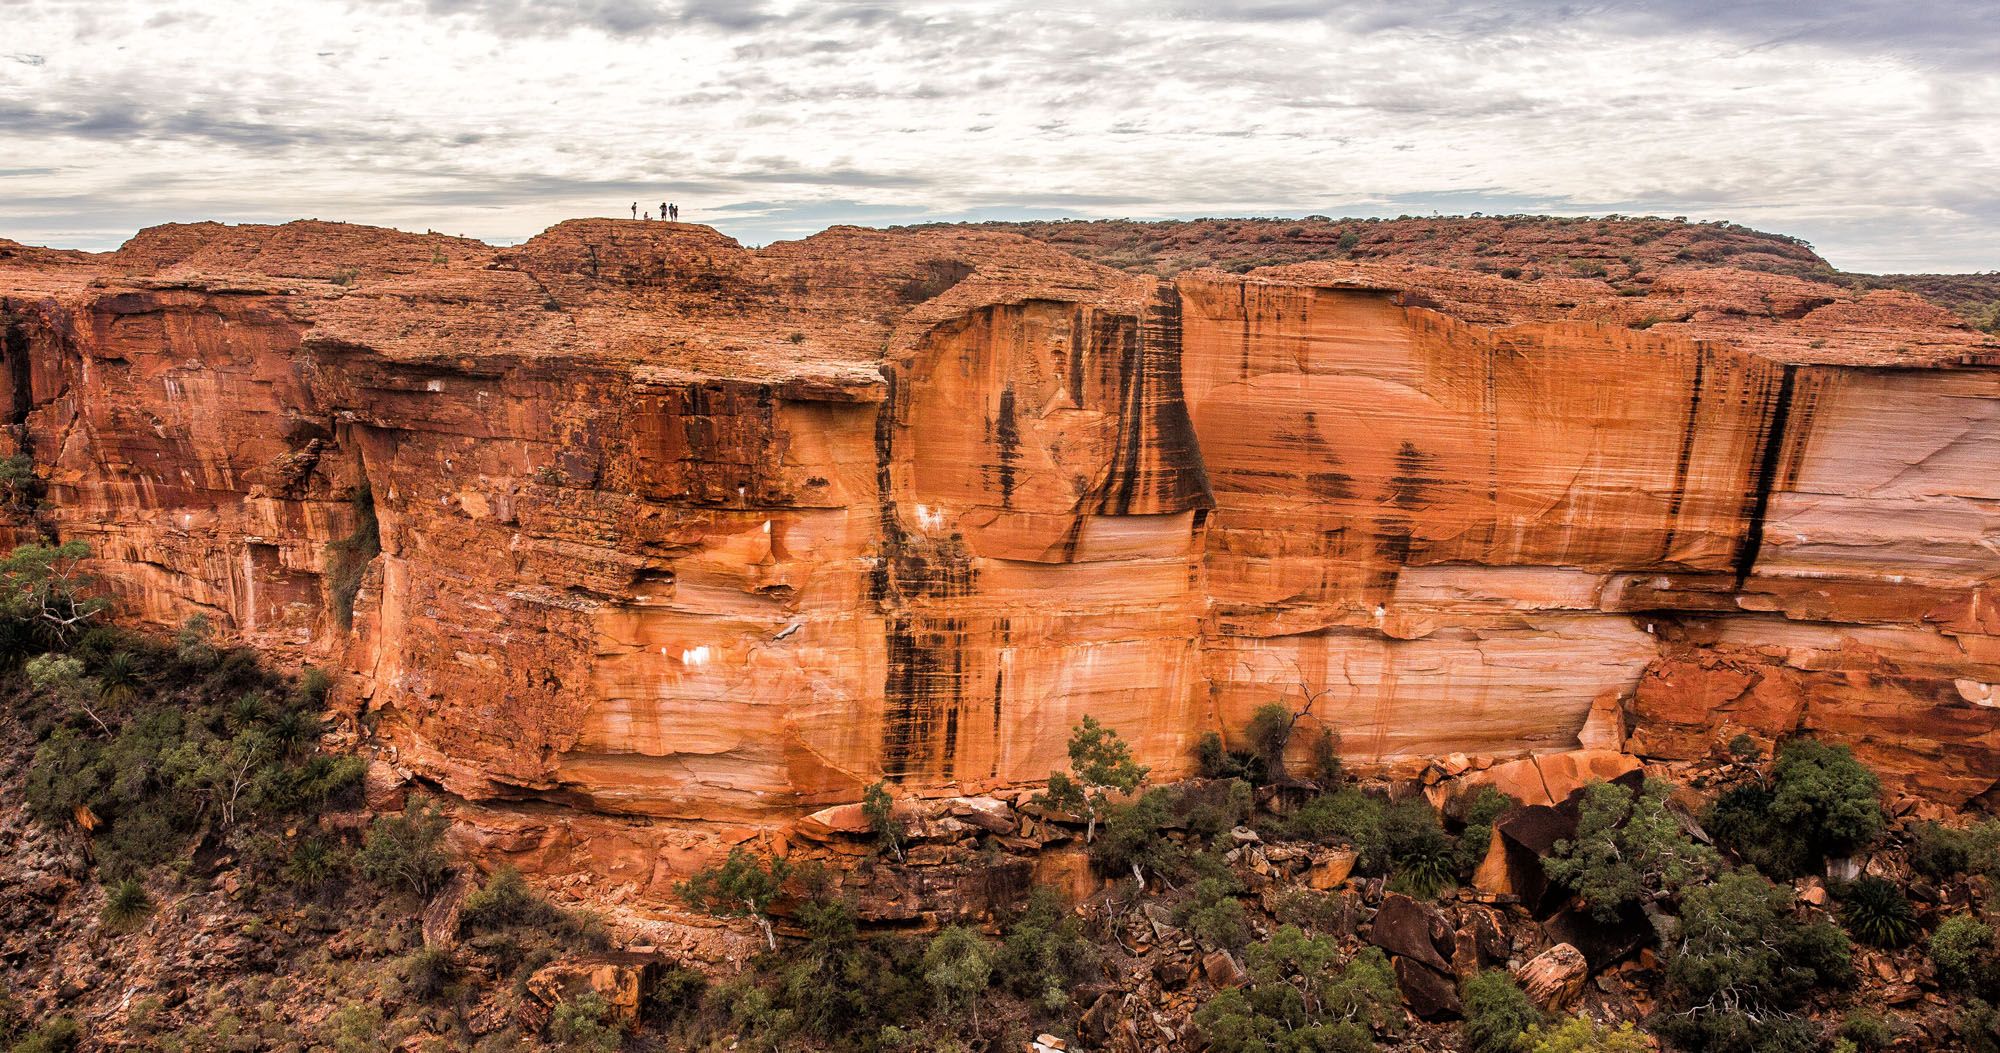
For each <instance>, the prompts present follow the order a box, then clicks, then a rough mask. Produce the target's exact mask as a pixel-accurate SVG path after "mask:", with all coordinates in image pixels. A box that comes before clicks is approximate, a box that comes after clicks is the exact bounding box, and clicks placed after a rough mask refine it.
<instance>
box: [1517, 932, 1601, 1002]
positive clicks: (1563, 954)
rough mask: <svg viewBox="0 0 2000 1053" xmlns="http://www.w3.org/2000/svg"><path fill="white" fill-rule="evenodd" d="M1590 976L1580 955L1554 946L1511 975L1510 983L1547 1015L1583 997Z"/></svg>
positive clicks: (1560, 945) (1577, 951) (1568, 946)
mask: <svg viewBox="0 0 2000 1053" xmlns="http://www.w3.org/2000/svg"><path fill="white" fill-rule="evenodd" d="M1589 976H1590V963H1589V962H1588V961H1586V960H1585V959H1584V957H1583V952H1582V951H1579V950H1577V949H1576V948H1575V947H1572V946H1570V945H1569V944H1567V943H1558V944H1556V945H1555V946H1553V947H1551V948H1549V949H1548V950H1546V951H1543V952H1542V953H1540V954H1538V955H1536V956H1535V957H1534V958H1533V959H1531V960H1529V961H1528V962H1527V963H1526V964H1524V965H1522V966H1521V968H1520V969H1518V970H1516V971H1515V973H1514V979H1516V980H1518V981H1520V983H1521V987H1522V988H1523V989H1524V990H1526V991H1527V992H1528V1000H1529V1001H1532V1002H1534V1003H1535V1004H1536V1005H1538V1006H1541V1007H1542V1008H1543V1009H1546V1010H1548V1011H1549V1012H1557V1011H1560V1010H1562V1009H1564V1008H1566V1007H1568V1006H1569V1004H1570V1003H1572V1002H1574V1001H1576V999H1577V997H1578V996H1579V995H1581V994H1583V983H1584V980H1586V979H1587V978H1588V977H1589Z"/></svg>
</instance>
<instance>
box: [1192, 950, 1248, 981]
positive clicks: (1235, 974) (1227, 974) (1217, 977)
mask: <svg viewBox="0 0 2000 1053" xmlns="http://www.w3.org/2000/svg"><path fill="white" fill-rule="evenodd" d="M1201 975H1202V977H1203V978H1204V979H1206V980H1207V981H1208V982H1209V983H1211V984H1213V985H1215V986H1216V987H1241V986H1243V985H1244V984H1245V983H1248V982H1249V981H1250V974H1249V973H1247V972H1245V971H1243V966H1242V965H1240V964H1238V963H1237V961H1236V956H1235V955H1233V954H1230V953H1229V952H1228V951H1211V952H1209V953H1208V954H1206V955H1203V956H1202V959H1201Z"/></svg>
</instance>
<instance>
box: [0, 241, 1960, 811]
mask: <svg viewBox="0 0 2000 1053" xmlns="http://www.w3.org/2000/svg"><path fill="white" fill-rule="evenodd" d="M1648 277H1649V278H1650V281H1649V283H1648V284H1646V285H1644V286H1630V287H1625V288H1621V289H1617V290H1614V289H1613V288H1612V287H1611V286H1610V285H1608V284H1606V283H1605V282H1603V281H1598V280H1592V279H1586V278H1567V277H1549V278H1543V279H1541V280H1537V281H1522V280H1509V279H1506V278H1501V277H1498V276H1494V275H1488V274H1481V273H1476V272H1474V271H1470V270H1462V269H1451V268H1443V267H1431V268H1427V267H1422V266H1417V265H1413V264H1367V263H1354V262H1327V263H1311V264H1300V265H1292V266H1283V267H1274V268H1268V269H1266V270H1261V271H1254V272H1251V273H1249V274H1244V275H1231V274H1224V273H1221V272H1217V271H1190V272H1187V273H1184V274H1181V275H1179V276H1178V277H1176V278H1174V279H1173V280H1171V281H1169V280H1162V279H1157V278H1152V277H1143V276H1134V275H1129V274H1125V273H1121V272H1117V271H1113V270H1109V269H1106V268H1102V267H1099V266H1096V265H1093V264H1087V263H1084V262H1083V261H1081V260H1079V259H1076V258H1074V257H1071V256H1068V255H1066V254H1064V253H1061V252H1058V251H1056V250H1054V249H1051V248H1049V247H1048V246H1046V245H1043V244H1040V243H1037V242H1033V241H1030V240H1027V239H1024V238H1020V237H1015V236H1010V235H1006V234H1002V233H992V232H974V231H966V230H963V229H954V228H938V229H929V230H923V231H916V232H900V233H884V232H875V231H863V230H856V229H846V228H842V229H836V230H833V231H829V232H827V233H825V234H822V235H819V236H816V237H814V238H811V239H808V240H806V241H803V242H797V243H788V244H780V245H775V246H772V247H770V248H767V249H763V250H760V251H755V252H752V251H748V250H744V249H741V248H739V247H737V246H736V245H735V244H734V243H733V242H730V241H728V240H727V239H725V238H722V237H721V236H720V235H717V234H715V233H714V232H713V231H710V230H708V229H706V228H701V227H691V226H685V225H678V224H663V223H652V224H648V223H630V222H608V221H580V222H573V223H566V224H563V225H561V226H558V227H556V228H552V229H551V230H550V231H548V232H546V233H544V234H543V235H541V236H539V237H537V238H535V239H534V240H532V241H530V242H528V243H527V244H525V245H523V246H520V247H518V248H513V249H504V250H498V249H492V248H489V247H487V246H484V245H480V244H478V243H476V242H467V241H463V240H460V239H449V238H442V237H436V236H416V235H407V234H400V233H396V232H391V231H380V230H371V229H368V228H357V227H345V226H340V225H333V224H303V223H301V224H288V225H286V226H283V227H275V228H254V227H222V226H219V225H215V224H198V225H193V226H181V227H167V228H156V229H154V230H150V231H147V232H144V233H142V234H141V235H140V236H139V237H138V238H136V239H135V240H134V241H133V242H132V243H131V244H129V245H127V246H126V247H125V248H124V249H123V250H121V251H120V252H118V253H114V254H108V255H104V256H88V255H83V254H75V253H60V252H50V251H47V250H32V249H24V248H20V247H17V246H11V243H0V304H4V306H0V333H4V336H5V341H4V358H5V362H6V364H7V368H6V369H5V370H4V371H0V374H4V376H0V384H3V385H4V399H0V405H4V406H5V408H6V410H7V414H8V417H7V423H8V424H9V426H10V427H9V434H10V436H11V439H10V441H11V442H12V444H13V446H14V447H15V449H17V450H18V451H19V452H21V453H24V454H26V455H28V456H29V457H31V458H32V459H33V461H34V464H35V466H36V470H37V472H38V473H39V474H40V475H41V476H42V477H43V478H44V479H45V480H46V495H45V498H44V502H43V504H42V506H41V508H40V509H39V510H38V511H37V513H36V514H35V515H34V516H33V517H32V518H23V519H21V520H20V521H19V522H17V523H16V524H15V525H14V527H13V528H12V529H13V532H14V535H15V537H16V538H17V539H20V538H27V537H32V536H34V535H35V534H36V533H37V532H46V533H52V534H54V535H57V536H61V537H64V538H81V539H84V540H87V541H89V542H90V543H91V544H92V545H93V547H94V550H95V552H96V554H97V559H96V561H95V562H96V569H97V570H98V572H99V573H100V574H101V575H102V576H103V578H104V580H105V581H106V582H107V583H108V584H109V586H110V587H111V588H112V589H113V590H114V591H115V592H116V594H117V595H118V597H119V598H120V600H121V601H122V602H123V605H124V609H125V610H127V611H129V612H131V613H132V614H134V615H136V616H138V617H140V618H142V619H144V620H147V621H150V622H153V623H157V624H160V625H163V626H164V625H174V624H177V623H178V622H180V621H181V620H182V619H183V618H185V617H186V616H187V615H189V614H191V613H197V612H198V613H203V614H206V615H207V616H208V617H209V618H210V619H211V620H212V621H213V622H214V623H215V624H216V625H218V626H219V627H222V628H223V629H225V630H226V631H227V632H229V633H230V634H232V635H234V636H236V637H239V638H241V639H243V640H245V641H248V642H250V643H252V644H254V645H256V646H258V647H260V648H263V649H265V650H267V651H271V652H274V653H277V654H281V655H284V656H287V657H289V658H292V659H296V660H312V661H318V662H323V663H330V664H334V665H336V666H338V667H339V668H341V669H342V670H344V672H345V674H346V675H345V676H344V677H343V678H342V683H341V688H340V690H341V693H342V697H345V698H347V699H350V700H351V701H353V702H354V703H355V704H356V705H358V706H362V707H365V709H366V711H367V712H368V713H370V714H371V716H372V719H373V721H374V727H375V729H376V733H377V735H378V736H379V737H381V738H382V739H383V740H384V741H386V742H387V743H390V744H392V745H393V746H394V748H395V750H396V759H397V761H398V763H399V764H401V765H403V766H405V767H407V768H410V769H412V770H414V771H416V772H418V773H421V774H423V775H425V776H427V777H430V778H433V779H436V780H438V781H440V782H442V783H443V784H445V785H446V786H447V787H449V788H450V789H452V790H454V791H456V792H459V793H461V794H464V795H466V796H469V797H475V798H483V799H492V800H496V801H505V800H509V799H525V798H539V799H541V800H545V801H550V802H557V803H563V804H569V805H573V806H577V807H580V808H583V809H585V810H588V811H594V812H600V813H611V814H616V815H623V816H631V817H665V818H671V819H686V820H704V821H710V822H718V823H724V824H730V823H737V824H747V825H744V826H743V827H742V829H750V828H753V827H755V826H758V825H768V824H770V823H772V822H774V821H781V820H783V819H785V818H787V817H791V816H796V815H799V814H802V813H803V812H804V811H809V810H812V809H816V808H819V807H822V806H824V805H827V804H831V803H837V802H841V801H851V800H854V799H855V798H857V797H858V795H859V791H860V788H861V787H862V786H864V785H866V784H868V783H872V782H874V781H876V780H877V779H881V778H885V777H886V778H889V779H891V780H896V781H900V782H902V783H904V784H905V785H906V786H908V787H909V788H911V789H912V790H920V791H924V792H931V791H937V792H947V791H954V792H967V791H973V790H978V789H983V788H990V787H994V786H1002V785H1010V784H1021V783H1025V782H1030V781H1033V780H1036V779H1038V778H1042V777H1045V776H1046V774H1047V773H1048V771H1049V770H1050V769H1051V768H1054V767H1061V766H1062V765H1063V764H1064V763H1065V756H1064V748H1063V747H1064V741H1065V739H1066V737H1067V734H1068V730H1069V728H1070V726H1071V725H1072V724H1073V723H1074V722H1075V721H1077V720H1078V719H1079V718H1081V717H1082V716H1083V715H1085V714H1091V715H1094V716H1096V717H1097V718H1098V719H1100V720H1102V721H1104V722H1105V723H1107V724H1109V725H1110V726H1112V727H1114V728H1116V729H1117V730H1118V731H1119V732H1120V733H1121V734H1122V735H1124V737H1125V738H1126V739H1127V740H1128V741H1130V742H1131V743H1132V744H1133V746H1134V748H1135V752H1136V753H1137V754H1138V757H1139V759H1140V760H1141V761H1142V762H1143V763H1146V764H1149V765H1151V766H1152V767H1153V768H1154V770H1155V772H1156V773H1158V774H1161V775H1169V774H1173V773H1177V772H1181V771H1185V770H1186V769H1187V768H1188V766H1189V763H1190V757H1189V753H1190V747H1191V746H1192V744H1193V742H1194V740H1195V739H1196V738H1197V737H1198V736H1199V735H1200V734H1202V733H1203V732H1205V731H1210V730H1218V731H1222V732H1224V733H1225V734H1227V733H1229V732H1231V731H1232V730H1234V729H1238V728H1240V727H1241V726H1242V724H1243V723H1244V721H1245V720H1246V719H1247V717H1248V715H1249V714H1250V712H1251V711H1252V710H1253V709H1255V708H1256V707H1257V706H1258V705H1261V704H1263V703H1266V702H1269V701H1272V700H1289V701H1291V702H1292V703H1293V704H1294V705H1303V704H1305V703H1306V702H1307V701H1308V700H1310V702H1311V705H1312V718H1313V719H1312V722H1311V725H1312V726H1323V727H1325V728H1327V729H1329V730H1331V731H1332V732H1334V733H1335V734H1336V735H1337V736H1338V739H1339V743H1340V748H1341V751H1342V753H1343V754H1344V755H1345V756H1346V757H1347V758H1348V760H1349V762H1350V763H1352V764H1356V765H1361V766H1394V765H1397V764H1399V763H1401V762H1405V761H1415V760H1419V759H1422V758H1426V757H1432V756H1441V755H1446V754H1453V753H1471V754H1483V755H1488V756H1494V757H1505V756H1514V755H1523V754H1527V753H1532V752H1539V751H1551V750H1563V749H1569V748H1573V747H1575V746H1576V745H1577V744H1578V742H1579V736H1580V733H1582V732H1583V730H1584V724H1585V721H1586V718H1587V717H1589V716H1590V715H1591V714H1592V712H1593V709H1594V708H1595V709H1596V710H1597V711H1599V712H1603V711H1605V710H1606V709H1607V708H1608V709H1609V710H1611V711H1614V712H1615V711H1618V710H1621V709H1622V711H1623V716H1624V718H1625V719H1624V721H1623V726H1624V727H1625V728H1626V729H1627V730H1628V732H1629V739H1627V740H1626V742H1625V745H1626V746H1628V747H1629V748H1631V749H1634V750H1636V751H1638V752H1640V753H1643V754H1647V755H1652V756H1660V757H1684V756H1688V755H1691V754H1697V753H1701V752H1705V751H1708V750H1710V749H1713V748H1715V747H1716V745H1717V744H1718V743H1720V742H1726V741H1727V740H1728V739H1730V738H1731V737H1733V736H1734V735H1736V734H1738V733H1740V732H1749V733H1751V734H1753V735H1754V736H1758V737H1763V738H1770V737H1774V736H1778V735H1782V734H1789V733H1793V732H1797V731H1810V732H1815V733H1819V734H1822V735H1826V736H1829V737H1832V738H1836V739H1839V740H1842V741H1847V742H1851V743H1853V744H1854V745H1855V746H1856V748H1857V749H1858V750H1859V751H1860V752H1861V754H1862V755H1863V757H1864V758H1865V759H1866V760H1868V761H1869V762H1870V763H1871V764H1875V765H1877V766H1878V767H1881V768H1882V769H1883V770H1884V772H1885V774H1886V775H1887V776H1888V777H1889V779H1890V781H1891V782H1892V784H1894V785H1896V786H1898V787H1900V788H1903V789H1909V790H1917V791H1921V792H1925V793H1928V794H1931V795H1934V796H1936V797H1938V798H1940V799H1943V800H1947V801H1950V802H1953V803H1956V802H1962V801H1965V800H1969V799H1971V798H1974V797H1977V796H1979V795H1981V794H1986V793H1989V792H1991V791H1992V789H1993V787H1994V785H1995V782H1996V780H2000V710H1996V709H1995V705H1996V694H1995V688H1994V684H1995V683H2000V610H1996V603H1995V587H1996V578H2000V347H1996V346H1995V345H1994V344H1993V343H1991V342H1990V341H1987V340H1985V339H1984V338H1983V337H1981V336H1980V335H1979V334H1977V333H1974V332H1972V331H1970V330H1969V329H1966V328H1965V327H1963V326H1962V325H1960V324H1958V323H1957V322H1956V320H1955V319H1953V318H1952V317H1951V316H1950V315H1948V314H1946V313H1945V312H1943V311H1941V310H1939V309H1937V308H1935V307H1932V306H1930V305H1928V304H1926V303H1924V302H1923V301H1920V300H1917V299H1916V298H1915V297H1912V296H1909V295H1907V294H1903V293H1894V292H1871V293H1866V294H1858V293H1855V292H1853V291H1851V290H1849V289H1846V288H1843V287H1837V286H1832V285H1820V284H1815V283H1812V282H1810V281H1806V280H1803V279H1799V278H1792V277H1783V276H1778V275H1773V274H1764V273H1754V272H1748V271H1733V270H1727V269H1722V268H1714V267H1696V266H1693V265H1690V266H1687V267H1668V268H1665V269H1663V270H1660V271H1658V272H1648ZM1635 289H1636V291H1637V293H1638V294H1637V295H1634V291H1635ZM1621 293H1622V295H1621ZM378 548H379V551H378ZM1309 730H1310V728H1309ZM1591 744H1592V745H1593V746H1602V745H1604V743H1602V742H1596V741H1593V742H1592V743H1591ZM1614 744H1615V743H1614ZM635 829H636V828H635Z"/></svg>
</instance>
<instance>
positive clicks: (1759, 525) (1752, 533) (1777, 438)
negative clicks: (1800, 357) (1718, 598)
mask: <svg viewBox="0 0 2000 1053" xmlns="http://www.w3.org/2000/svg"><path fill="white" fill-rule="evenodd" d="M1797 372H1798V367H1797V366H1793V365H1787V366H1785V367H1784V373H1783V374H1782V375H1781V376H1780V378H1779V380H1778V396H1777V399H1776V401H1775V404H1774V405H1773V406H1772V407H1771V417H1770V421H1771V422H1770V424H1769V425H1768V426H1766V427H1765V429H1764V436H1763V439H1764V441H1763V446H1762V448H1761V449H1760V450H1759V451H1758V453H1757V468H1756V474H1755V475H1754V476H1752V477H1751V480H1750V509H1749V514H1748V520H1749V522H1748V524H1747V525H1746V527H1745V528H1744V532H1743V545H1742V547H1741V548H1739V549H1738V550H1737V553H1736V588H1737V589H1739V590H1740V589H1742V588H1743V583H1744V582H1746V581H1748V580H1749V579H1750V572H1751V571H1752V570H1754V569H1756V566H1757V554H1758V553H1759V552H1760V551H1761V550H1762V549H1763V547H1764V516H1765V514H1766V513H1767V512H1768V511H1769V510H1770V507H1771V491H1772V489H1773V488H1774V487H1776V485H1777V479H1778V459H1779V457H1780V456H1782V454H1783V452H1784V446H1785V425H1786V424H1787V423H1788V421H1789V418H1790V417H1791V411H1792V386H1793V383H1794V379H1795V377H1796V375H1797Z"/></svg>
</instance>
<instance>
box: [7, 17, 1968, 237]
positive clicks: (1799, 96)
mask: <svg viewBox="0 0 2000 1053" xmlns="http://www.w3.org/2000/svg"><path fill="white" fill-rule="evenodd" d="M1086 11H1087V12H1089V13H1085V12H1086ZM667 198H671V199H673V200H675V201H676V202H678V203H679V204H680V205H681V208H682V219H684V220H692V221H696V222H702V223H712V224H714V225H715V226H717V227H719V228H721V229H722V230H723V231H725V232H727V233H730V234H732V235H735V236H737V237H738V238H740V239H742V240H743V241H745V242H748V243H752V244H761V243H764V242H767V241H772V240H776V239H780V238H790V237H798V236H802V235H805V234H809V233H811V232H813V231H815V230H819V229H821V228H823V227H826V226H828V225H830V224H833V223H840V222H851V223H864V224H878V225H879V224H887V223H903V222H916V221H922V220H927V219H959V218H999V219H1007V218H1030V217H1032V218H1044V217H1057V216H1075V217H1089V218H1095V217H1105V216H1112V217H1116V216H1130V217H1134V218H1155V217H1158V218H1184V217H1193V216H1205V215H1303V214H1309V213H1325V214H1329V215H1334V216H1342V215H1385V216H1394V215H1398V214H1403V213H1410V214H1419V215H1429V214H1431V213H1432V212H1434V211H1435V212H1441V213H1444V214H1454V213H1464V212H1471V211H1484V212H1487V213H1496V212H1523V211H1525V212H1562V213H1593V214H1595V213H1605V212H1622V213H1632V214H1644V213H1651V214H1657V215H1666V216H1675V215H1685V216H1689V217H1692V218H1697V219H1730V220H1735V221H1737V222H1741V223H1744V224H1747V225H1750V226H1754V227H1760V228H1764V229H1769V230H1777V231H1782V232H1785V233H1790V234H1796V235H1799V236H1802V237H1805V238H1807V239H1808V240H1810V241H1812V242H1813V243H1814V244H1815V245H1816V246H1817V247H1818V248H1819V249H1820V251H1821V252H1822V253H1823V254H1824V255H1826V256H1827V257H1828V258H1829V259H1831V260H1832V261H1833V262H1834V264H1835V265H1836V266H1840V267H1843V268H1847V269H1851V270H1866V271H1899V270H1992V269H2000V0H1893V2H1891V0H1784V2H1772V0H1665V2H1661V3H1645V4H1640V3H1568V2H1557V0H1522V2H1518V3H1491V2H1489V3H1482V2H1478V0H1470V2H1451V0H1396V2H1390V3H1352V4H1331V3H1318V4H1315V3H1305V2H1294V0H1242V2H1235V3H1230V2H1216V3H1195V2H1189V3H1184V4H1172V3H1166V4H1140V3H1125V2H1118V0H1092V2H1084V3H1066V4H1063V5H1061V6H1056V5H1049V6H1042V5H1036V4H1026V3H1002V2H997V0H987V2H970V0H967V2H945V3H912V4H887V3H879V4H878V3H813V4H796V5H794V4H781V3H771V4H760V3H755V2H744V0H344V2H343V0H325V2H304V0H299V2H284V3H275V2H269V0H252V2H237V0H201V2H199V3H186V4H183V3H176V2H154V3H147V2H141V0H116V2H99V0H0V236H5V237H11V238H15V239H17V240H21V241H26V242H30V243H38V244H49V245H60V246H72V247H81V248H92V249H102V248H110V247H114V246H116V245H117V244H118V243H120V242H121V241H123V240H124V239H125V238H127V237H129V236H130V235H131V234H132V232H133V231H134V230H136V229H138V228H139V227H142V226H146V225H149V224H153V223H159V222H164V221H168V220H194V219H210V218H213V219H222V220H228V221H259V222H265V221H282V220H286V219H293V218H298V217H317V218H321V219H341V220H350V221H354V222H363V223H377V224H384V225H389V226H397V227H403V228H406V229H412V230H425V229H437V230H440V231H444V232H447V233H453V234H467V235H471V236H474V237H479V238H484V239H486V240H489V241H515V240H519V239H522V238H525V237H527V236H530V235H532V234H534V233H535V232H536V231H539V230H541V229H542V228H544V227H546V226H548V225H550V224H551V223H554V222H556V221H558V220H561V219H564V218H566V217H571V216H581V215H628V214H629V213H628V211H627V209H628V206H629V205H630V203H631V202H632V201H633V200H634V199H637V200H639V201H640V202H642V208H648V209H656V208H658V206H659V203H660V201H661V200H663V199H667Z"/></svg>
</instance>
